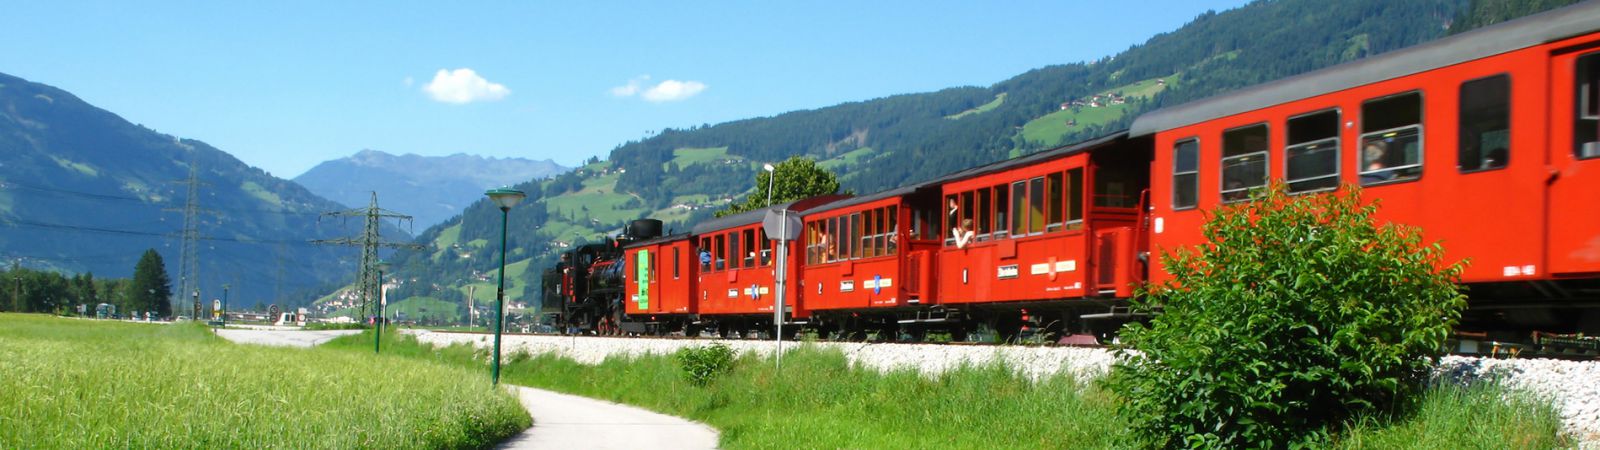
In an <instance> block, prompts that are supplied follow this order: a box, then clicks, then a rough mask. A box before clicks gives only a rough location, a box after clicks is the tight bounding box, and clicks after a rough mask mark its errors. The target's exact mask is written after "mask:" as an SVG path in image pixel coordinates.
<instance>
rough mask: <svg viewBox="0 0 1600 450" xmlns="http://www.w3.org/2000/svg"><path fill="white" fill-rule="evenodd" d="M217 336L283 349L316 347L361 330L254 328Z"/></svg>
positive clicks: (229, 330)
mask: <svg viewBox="0 0 1600 450" xmlns="http://www.w3.org/2000/svg"><path fill="white" fill-rule="evenodd" d="M216 331H217V336H222V337H223V338H224V339H227V340H230V341H233V342H238V343H241V344H257V345H276V346H282V347H315V346H317V345H321V344H322V343H323V342H328V341H330V340H332V339H333V338H336V337H339V336H344V335H347V334H356V333H360V332H361V330H316V331H308V330H301V329H299V328H289V327H254V328H249V329H233V328H222V329H218V330H216Z"/></svg>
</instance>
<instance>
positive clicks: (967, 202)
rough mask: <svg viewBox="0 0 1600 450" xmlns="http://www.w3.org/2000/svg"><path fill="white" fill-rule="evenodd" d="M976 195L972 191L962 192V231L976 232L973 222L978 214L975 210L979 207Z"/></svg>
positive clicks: (960, 223)
mask: <svg viewBox="0 0 1600 450" xmlns="http://www.w3.org/2000/svg"><path fill="white" fill-rule="evenodd" d="M976 197H977V194H976V193H974V192H972V191H968V192H962V193H961V222H959V223H958V224H959V225H960V226H961V231H963V232H966V233H976V231H975V230H977V228H976V227H974V225H973V223H972V222H973V216H975V215H977V214H974V211H973V210H975V209H977V208H978V205H977V200H976ZM967 239H969V240H970V239H971V238H970V237H969V238H967Z"/></svg>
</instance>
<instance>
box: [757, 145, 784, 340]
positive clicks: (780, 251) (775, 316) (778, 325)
mask: <svg viewBox="0 0 1600 450" xmlns="http://www.w3.org/2000/svg"><path fill="white" fill-rule="evenodd" d="M761 168H762V169H766V171H767V207H768V208H771V207H772V185H773V183H774V182H775V181H776V180H777V179H778V168H777V167H773V166H772V164H771V163H767V164H765V165H762V166H761ZM788 222H789V209H788V208H784V210H783V217H782V222H781V223H780V225H779V228H780V230H779V232H778V234H779V237H783V238H784V239H779V240H778V248H777V249H776V250H777V251H775V252H773V253H775V255H773V256H774V257H775V258H776V259H777V260H778V271H777V273H774V274H773V277H772V279H773V284H775V285H777V286H775V287H776V288H777V291H778V295H777V296H776V297H775V298H774V299H773V302H772V322H773V326H774V329H776V330H777V332H776V333H774V334H773V337H774V338H777V341H778V352H777V353H776V354H774V355H773V356H772V360H773V361H774V364H775V367H778V368H782V367H783V290H784V289H785V288H787V285H788V280H787V278H788V272H787V269H788V268H789V265H788V264H787V261H785V259H787V258H788V244H789V240H788V239H787V236H788V235H787V234H786V233H788V231H787V230H784V229H783V228H787V224H788Z"/></svg>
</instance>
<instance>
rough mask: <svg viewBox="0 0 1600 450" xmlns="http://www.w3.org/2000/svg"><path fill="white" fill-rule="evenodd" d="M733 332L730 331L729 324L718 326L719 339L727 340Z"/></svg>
mask: <svg viewBox="0 0 1600 450" xmlns="http://www.w3.org/2000/svg"><path fill="white" fill-rule="evenodd" d="M732 331H733V330H730V329H728V325H727V324H717V337H720V338H723V339H727V338H728V335H729V334H731V333H732Z"/></svg>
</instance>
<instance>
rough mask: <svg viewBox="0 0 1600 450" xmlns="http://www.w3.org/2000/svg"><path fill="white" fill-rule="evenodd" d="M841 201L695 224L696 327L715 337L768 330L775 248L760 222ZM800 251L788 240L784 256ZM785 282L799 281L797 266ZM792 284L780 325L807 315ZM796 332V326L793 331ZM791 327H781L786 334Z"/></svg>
mask: <svg viewBox="0 0 1600 450" xmlns="http://www.w3.org/2000/svg"><path fill="white" fill-rule="evenodd" d="M840 198H843V197H842V196H835V195H830V196H823V197H814V198H809V199H805V200H800V201H796V202H793V203H788V204H784V205H774V207H773V208H764V209H759V210H755V211H749V212H745V213H740V214H735V215H731V216H727V217H722V218H718V219H715V220H711V221H708V222H705V223H702V224H699V225H696V226H695V227H694V229H693V232H692V233H691V234H692V235H693V237H694V239H695V242H696V244H697V245H696V247H695V252H696V259H695V261H696V262H697V263H698V264H697V266H696V268H697V271H698V276H699V277H698V279H697V280H696V283H695V288H696V290H694V291H690V292H694V293H695V296H696V297H697V298H698V300H697V301H698V302H699V304H698V306H697V309H698V314H699V317H698V318H699V321H698V322H697V323H698V324H699V325H702V326H707V327H715V328H716V329H717V331H718V333H719V334H721V335H723V336H727V335H729V334H730V333H739V334H741V335H744V334H748V333H749V332H751V331H756V330H762V331H764V330H765V329H766V328H767V327H771V326H772V325H773V324H772V318H773V304H774V300H775V299H776V298H777V297H776V294H777V291H776V290H775V288H776V286H775V283H774V276H775V274H776V273H777V269H776V266H777V265H776V264H775V262H776V261H774V258H775V257H776V255H775V252H774V251H773V250H774V246H775V245H776V243H777V241H774V240H770V239H767V237H766V234H765V233H763V232H762V229H761V221H762V218H764V217H765V216H766V213H767V210H768V209H772V210H777V209H783V208H788V209H789V210H790V211H793V212H795V213H803V212H804V211H806V210H808V209H811V208H814V207H816V206H818V205H822V204H826V203H828V202H832V201H835V200H838V199H840ZM799 251H800V244H799V242H798V241H789V250H788V252H789V254H790V255H795V254H798V252H799ZM788 270H789V279H791V280H796V279H800V275H799V274H800V265H799V264H789V265H788ZM796 286H797V285H796V284H790V285H789V287H788V292H787V293H786V295H785V298H786V299H793V300H792V301H787V302H786V303H787V306H788V307H787V308H785V309H786V310H787V311H786V313H787V315H786V318H785V320H794V319H805V318H808V317H809V316H810V311H809V310H808V309H806V308H805V306H804V303H803V302H802V301H800V298H799V297H798V296H797V293H798V292H799V290H798V289H797V287H796ZM795 328H798V327H795ZM795 328H789V327H785V329H786V331H792V330H794V329H795Z"/></svg>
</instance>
